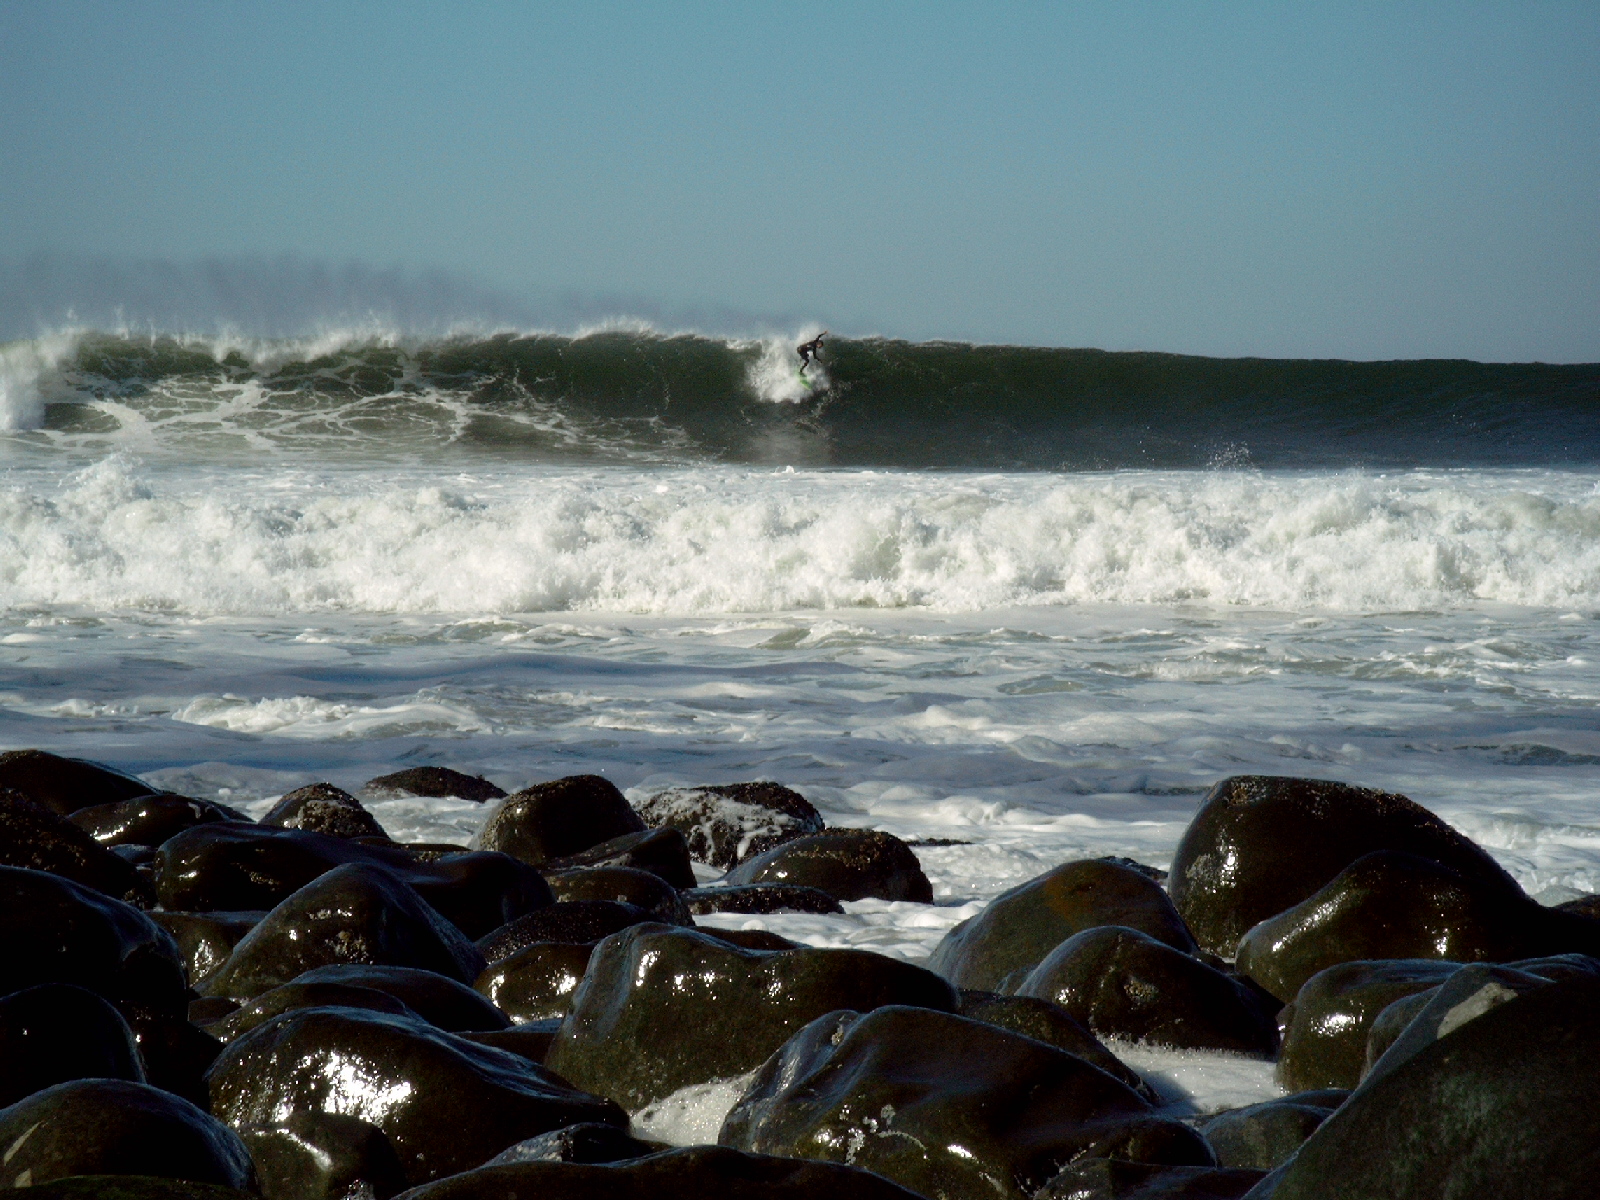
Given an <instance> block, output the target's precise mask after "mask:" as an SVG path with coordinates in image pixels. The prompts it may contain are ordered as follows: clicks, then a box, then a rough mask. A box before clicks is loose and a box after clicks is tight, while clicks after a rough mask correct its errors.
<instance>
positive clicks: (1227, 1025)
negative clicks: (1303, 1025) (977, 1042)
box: [1017, 925, 1278, 1058]
mask: <svg viewBox="0 0 1600 1200" xmlns="http://www.w3.org/2000/svg"><path fill="white" fill-rule="evenodd" d="M1017 995H1019V996H1036V997H1038V998H1039V999H1041V1000H1049V1001H1051V1002H1052V1003H1054V1004H1059V1005H1060V1006H1061V1007H1062V1008H1064V1009H1066V1010H1067V1012H1069V1013H1070V1014H1072V1015H1073V1016H1074V1017H1076V1018H1077V1019H1078V1020H1080V1021H1082V1022H1083V1023H1084V1024H1085V1025H1087V1026H1088V1027H1089V1028H1090V1029H1091V1030H1092V1031H1093V1032H1094V1033H1095V1034H1096V1035H1097V1036H1099V1037H1116V1038H1123V1039H1126V1040H1128V1041H1135V1042H1146V1043H1149V1044H1150V1045H1155V1046H1171V1047H1174V1048H1177V1049H1182V1050H1228V1051H1232V1052H1234V1053H1237V1054H1251V1055H1260V1056H1262V1057H1266V1058H1271V1057H1272V1056H1273V1055H1274V1054H1275V1053H1276V1051H1277V1048H1278V1034H1277V1029H1276V1027H1275V1026H1274V1023H1273V1020H1272V1014H1271V1013H1269V1012H1268V1011H1266V1010H1264V1009H1263V1008H1262V1007H1261V1004H1260V1002H1259V1001H1258V1000H1257V998H1256V996H1255V994H1254V993H1253V992H1251V991H1250V990H1249V989H1248V988H1246V987H1245V986H1243V985H1242V984H1241V983H1239V981H1238V980H1236V979H1232V978H1230V977H1228V976H1227V975H1224V974H1223V973H1222V972H1221V971H1218V970H1216V969H1214V968H1212V967H1208V966H1206V964H1205V963H1203V962H1201V961H1200V960H1199V959H1197V958H1192V957H1190V956H1189V955H1187V954H1184V953H1183V952H1182V951H1179V950H1174V949H1173V948H1172V947H1171V946H1169V945H1167V944H1166V943H1165V942H1159V941H1157V940H1156V939H1155V938H1153V937H1151V936H1150V935H1149V934H1146V933H1141V932H1139V931H1138V930H1137V929H1128V928H1126V927H1125V926H1120V925H1103V926H1100V927H1098V928H1095V929H1086V930H1084V931H1083V932H1082V933H1080V934H1077V935H1075V936H1073V937H1071V938H1068V939H1067V940H1066V941H1064V942H1062V943H1061V945H1059V946H1057V947H1056V948H1055V949H1054V950H1053V951H1051V952H1050V954H1049V956H1048V957H1046V958H1045V960H1044V961H1043V962H1041V963H1040V964H1039V965H1038V966H1037V967H1035V968H1034V969H1033V970H1032V971H1031V972H1029V973H1028V975H1027V976H1026V977H1025V978H1024V979H1023V981H1022V984H1021V986H1020V987H1018V988H1017Z"/></svg>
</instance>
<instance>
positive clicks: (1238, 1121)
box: [1200, 1088, 1350, 1171]
mask: <svg viewBox="0 0 1600 1200" xmlns="http://www.w3.org/2000/svg"><path fill="white" fill-rule="evenodd" d="M1349 1095H1350V1093H1349V1092H1348V1091H1346V1090H1344V1089H1343V1088H1327V1089H1324V1090H1321V1091H1315V1092H1297V1093H1295V1094H1294V1095H1292V1096H1283V1097H1280V1098H1279V1099H1277V1100H1267V1101H1265V1102H1263V1103H1261V1104H1251V1105H1249V1106H1248V1107H1245V1108H1234V1109H1229V1110H1228V1111H1227V1112H1221V1113H1217V1114H1216V1115H1215V1116H1213V1117H1211V1118H1209V1119H1208V1120H1206V1121H1205V1122H1204V1123H1203V1124H1202V1125H1201V1126H1200V1132H1201V1133H1202V1134H1204V1135H1205V1139H1206V1141H1208V1142H1210V1143H1211V1149H1212V1150H1214V1151H1215V1152H1216V1155H1217V1162H1219V1163H1221V1164H1222V1165H1223V1166H1225V1167H1249V1168H1250V1169H1252V1170H1256V1171H1270V1170H1272V1169H1273V1168H1274V1167H1276V1166H1279V1165H1280V1164H1282V1163H1285V1162H1287V1161H1288V1160H1289V1159H1290V1158H1291V1157H1292V1156H1293V1155H1294V1152H1295V1151H1296V1150H1298V1149H1300V1143H1302V1142H1304V1141H1305V1140H1306V1139H1307V1138H1308V1137H1310V1136H1311V1135H1312V1134H1313V1133H1315V1132H1316V1131H1317V1127H1318V1126H1319V1125H1321V1124H1322V1123H1323V1122H1324V1121H1326V1120H1327V1119H1328V1117H1329V1115H1330V1114H1332V1112H1333V1111H1334V1109H1336V1108H1338V1107H1339V1105H1341V1104H1343V1103H1344V1102H1345V1098H1346V1097H1347V1096H1349Z"/></svg>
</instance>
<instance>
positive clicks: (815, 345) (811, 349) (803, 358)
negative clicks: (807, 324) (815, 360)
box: [795, 329, 828, 375]
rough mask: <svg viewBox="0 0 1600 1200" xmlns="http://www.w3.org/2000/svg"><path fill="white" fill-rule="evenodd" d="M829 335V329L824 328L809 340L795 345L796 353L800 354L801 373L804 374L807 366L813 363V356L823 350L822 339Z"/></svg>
mask: <svg viewBox="0 0 1600 1200" xmlns="http://www.w3.org/2000/svg"><path fill="white" fill-rule="evenodd" d="M827 336H828V331H827V330H826V329H824V330H823V331H822V332H821V333H819V334H817V336H816V337H814V338H812V339H811V340H810V341H809V342H804V343H802V344H801V345H799V346H796V347H795V353H796V354H798V355H799V356H800V374H802V375H804V374H805V373H806V368H807V367H809V366H810V365H811V359H812V356H813V355H815V354H817V353H819V352H820V351H821V350H822V339H823V338H825V337H827Z"/></svg>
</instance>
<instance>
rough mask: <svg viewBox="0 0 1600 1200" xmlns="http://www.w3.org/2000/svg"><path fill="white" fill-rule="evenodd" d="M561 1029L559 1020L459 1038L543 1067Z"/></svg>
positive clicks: (534, 1022) (527, 1023) (470, 1034)
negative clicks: (545, 1058)
mask: <svg viewBox="0 0 1600 1200" xmlns="http://www.w3.org/2000/svg"><path fill="white" fill-rule="evenodd" d="M560 1028H561V1022H560V1021H559V1020H556V1021H528V1022H526V1023H524V1024H521V1025H513V1026H512V1027H511V1028H510V1029H495V1030H492V1031H490V1032H489V1033H463V1034H459V1035H457V1036H459V1037H464V1038H466V1039H467V1041H469V1042H477V1043H478V1045H480V1046H493V1047H494V1048H495V1049H496V1050H505V1051H508V1052H509V1053H511V1054H515V1055H517V1056H518V1057H520V1058H525V1059H527V1060H528V1061H529V1062H531V1063H538V1064H539V1065H540V1066H543V1065H544V1056H545V1055H546V1054H548V1053H549V1052H550V1043H551V1042H553V1041H555V1038H556V1031H557V1030H559V1029H560Z"/></svg>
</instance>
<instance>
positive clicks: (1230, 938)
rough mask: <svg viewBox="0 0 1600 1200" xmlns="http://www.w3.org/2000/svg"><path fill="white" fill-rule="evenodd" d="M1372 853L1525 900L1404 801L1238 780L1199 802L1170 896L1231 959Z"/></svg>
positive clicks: (1455, 836)
mask: <svg viewBox="0 0 1600 1200" xmlns="http://www.w3.org/2000/svg"><path fill="white" fill-rule="evenodd" d="M1377 850H1395V851H1400V852H1403V853H1407V854H1415V855H1418V856H1420V857H1422V858H1427V859H1431V860H1433V861H1434V862H1437V863H1440V864H1441V865H1443V866H1445V867H1448V868H1450V869H1452V870H1455V871H1458V872H1460V873H1461V874H1463V875H1466V876H1469V877H1471V878H1473V879H1476V880H1479V881H1481V882H1482V883H1483V884H1484V885H1485V886H1487V887H1490V888H1498V889H1500V890H1501V891H1503V892H1504V893H1505V894H1507V895H1509V896H1513V897H1519V896H1521V894H1522V890H1521V889H1520V888H1519V887H1518V886H1517V885H1516V882H1515V881H1514V880H1513V879H1512V878H1511V877H1510V876H1509V875H1507V874H1506V872H1505V871H1504V870H1503V869H1502V868H1501V867H1500V865H1499V864H1498V863H1496V862H1495V861H1494V859H1492V858H1490V857H1489V855H1487V854H1486V853H1484V852H1483V850H1481V849H1480V848H1479V847H1478V846H1476V845H1475V844H1474V843H1473V842H1472V841H1470V840H1469V839H1468V838H1466V837H1463V836H1462V835H1461V834H1459V833H1457V832H1456V831H1455V830H1454V829H1452V828H1450V826H1448V825H1446V824H1445V823H1444V822H1443V821H1441V820H1440V819H1439V818H1438V817H1436V816H1434V815H1433V814H1432V813H1431V812H1429V811H1428V810H1427V809H1425V808H1423V807H1422V806H1421V805H1419V804H1416V803H1414V802H1412V801H1411V800H1408V799H1407V798H1406V797H1404V796H1399V795H1395V794H1394V793H1392V792H1378V791H1373V790H1372V789H1370V788H1361V787H1351V786H1350V785H1348V784H1343V783H1333V782H1329V781H1327V780H1321V779H1293V778H1286V777H1279V776H1274V775H1236V776H1234V777H1232V778H1231V779H1224V780H1222V781H1221V782H1220V783H1218V784H1217V785H1216V786H1215V787H1213V788H1212V789H1211V791H1210V792H1208V793H1207V794H1206V797H1205V799H1204V800H1202V801H1201V803H1200V811H1199V812H1197V813H1196V814H1195V817H1194V820H1192V821H1191V822H1190V823H1189V828H1188V830H1187V831H1186V832H1185V833H1184V835H1183V840H1182V841H1180V842H1179V843H1178V850H1177V853H1176V854H1175V855H1173V859H1172V877H1171V880H1170V881H1169V887H1170V890H1171V892H1172V900H1173V903H1174V904H1176V905H1177V907H1178V911H1179V912H1180V913H1182V914H1183V919H1184V920H1185V921H1186V922H1188V925H1189V928H1190V930H1192V931H1193V933H1194V936H1195V938H1196V940H1197V941H1199V943H1200V945H1201V946H1202V947H1204V948H1205V949H1206V950H1209V951H1211V952H1212V953H1214V954H1220V955H1222V956H1223V957H1224V958H1231V957H1232V956H1233V953H1234V948H1235V947H1236V946H1237V945H1238V944H1239V939H1240V938H1241V937H1243V936H1244V935H1245V933H1246V931H1248V930H1249V929H1250V928H1251V927H1252V926H1254V925H1256V924H1258V923H1259V922H1261V921H1264V920H1266V919H1267V918H1268V917H1271V916H1274V915H1275V914H1277V913H1281V912H1283V911H1284V910H1285V909H1287V908H1292V907H1294V906H1295V905H1297V904H1299V903H1300V902H1301V901H1302V900H1304V899H1305V898H1306V897H1308V896H1310V895H1311V894H1312V893H1313V892H1316V891H1317V890H1318V889H1320V888H1321V887H1322V886H1323V885H1324V884H1326V883H1327V882H1328V881H1329V880H1331V879H1332V878H1333V877H1334V876H1335V875H1337V874H1339V872H1341V871H1343V870H1344V869H1345V868H1346V867H1348V866H1349V865H1350V864H1351V863H1353V862H1355V861H1356V859H1358V858H1361V857H1362V856H1363V855H1366V854H1371V853H1372V852H1373V851H1377ZM1292 994H1293V993H1292V992H1291V995H1292Z"/></svg>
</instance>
